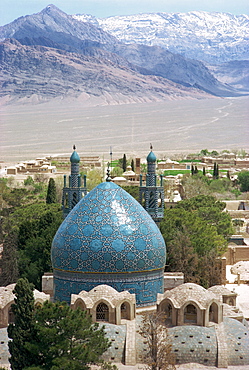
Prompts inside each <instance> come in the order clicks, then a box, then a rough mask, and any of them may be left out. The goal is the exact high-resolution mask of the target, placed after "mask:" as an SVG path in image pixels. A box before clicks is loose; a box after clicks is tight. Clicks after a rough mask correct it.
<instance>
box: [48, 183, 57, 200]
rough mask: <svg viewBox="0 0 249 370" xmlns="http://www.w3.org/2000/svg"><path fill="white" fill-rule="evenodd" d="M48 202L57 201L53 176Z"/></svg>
mask: <svg viewBox="0 0 249 370" xmlns="http://www.w3.org/2000/svg"><path fill="white" fill-rule="evenodd" d="M46 203H47V204H51V203H57V199H56V186H55V181H54V179H53V178H51V179H49V183H48V191H47V197H46Z"/></svg>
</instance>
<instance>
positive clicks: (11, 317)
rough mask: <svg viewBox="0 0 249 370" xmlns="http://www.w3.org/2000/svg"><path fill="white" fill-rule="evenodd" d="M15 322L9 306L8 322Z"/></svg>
mask: <svg viewBox="0 0 249 370" xmlns="http://www.w3.org/2000/svg"><path fill="white" fill-rule="evenodd" d="M14 322H15V315H14V312H13V311H12V308H11V307H10V309H9V311H8V323H9V324H13V323H14Z"/></svg>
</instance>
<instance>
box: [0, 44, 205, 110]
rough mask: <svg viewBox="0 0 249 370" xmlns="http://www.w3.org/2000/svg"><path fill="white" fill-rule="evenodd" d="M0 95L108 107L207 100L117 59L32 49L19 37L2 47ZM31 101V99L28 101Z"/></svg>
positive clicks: (203, 94)
mask: <svg viewBox="0 0 249 370" xmlns="http://www.w3.org/2000/svg"><path fill="white" fill-rule="evenodd" d="M0 64H1V66H2V67H1V68H2V71H1V72H2V73H1V77H0V84H1V90H0V97H1V98H2V99H3V98H4V97H5V98H6V99H7V101H9V100H14V101H18V100H20V99H22V100H24V101H27V99H31V100H32V101H35V102H37V101H46V100H49V99H51V98H58V97H60V98H63V97H64V98H65V97H75V98H79V97H80V98H81V99H82V100H84V101H87V100H89V99H90V98H95V100H96V99H99V100H98V101H99V103H102V104H114V103H116V104H118V103H129V102H146V101H159V100H162V99H176V98H179V97H182V98H184V97H185V98H186V97H190V96H192V97H198V98H201V97H205V96H206V94H205V93H203V92H201V91H200V90H196V89H187V88H184V87H183V86H181V85H177V84H175V83H173V82H171V81H169V80H166V79H164V78H161V77H156V76H144V75H141V74H139V73H137V72H135V71H132V70H130V69H128V68H125V67H118V66H117V65H115V64H113V63H112V62H111V61H110V62H107V61H106V60H103V61H100V60H99V59H96V58H95V57H89V56H85V55H82V54H75V53H69V52H65V51H62V50H59V49H54V48H48V47H44V46H26V45H22V44H20V43H19V42H18V41H16V40H15V39H10V40H6V41H5V42H4V43H1V44H0ZM25 98H26V99H25Z"/></svg>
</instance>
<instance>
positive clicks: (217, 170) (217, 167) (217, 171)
mask: <svg viewBox="0 0 249 370" xmlns="http://www.w3.org/2000/svg"><path fill="white" fill-rule="evenodd" d="M218 178H219V165H218V164H217V166H216V179H217V180H218Z"/></svg>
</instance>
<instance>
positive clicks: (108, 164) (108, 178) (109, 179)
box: [106, 162, 112, 182]
mask: <svg viewBox="0 0 249 370" xmlns="http://www.w3.org/2000/svg"><path fill="white" fill-rule="evenodd" d="M106 174H107V178H106V182H110V181H112V179H111V177H110V163H109V162H108V163H107V171H106Z"/></svg>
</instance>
